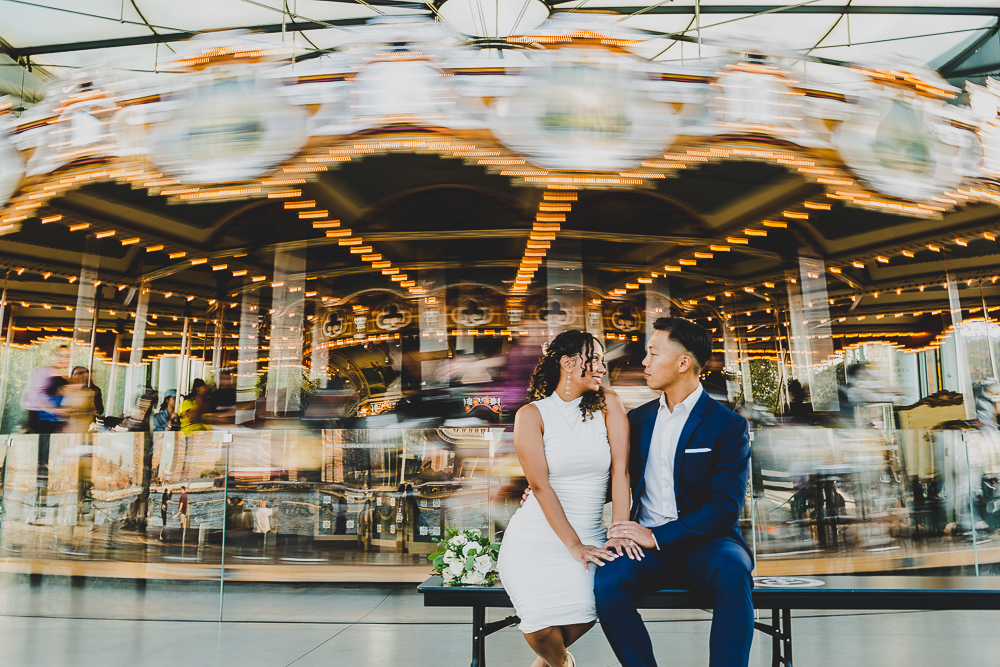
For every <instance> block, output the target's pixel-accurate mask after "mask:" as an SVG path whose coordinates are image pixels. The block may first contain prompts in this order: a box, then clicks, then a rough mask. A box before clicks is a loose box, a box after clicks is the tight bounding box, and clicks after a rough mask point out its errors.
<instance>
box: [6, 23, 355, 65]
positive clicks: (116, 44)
mask: <svg viewBox="0 0 1000 667" xmlns="http://www.w3.org/2000/svg"><path fill="white" fill-rule="evenodd" d="M369 18H370V17H362V18H350V19H332V20H330V21H324V22H323V23H316V22H313V21H300V22H296V23H286V24H285V25H284V26H282V24H281V23H268V24H264V25H250V26H232V28H231V29H233V30H235V29H243V30H250V31H252V32H258V33H265V34H273V33H280V32H281V31H282V28H284V30H285V31H286V32H302V31H304V30H327V29H329V26H330V25H335V26H354V25H364V24H365V23H367V22H368V20H369ZM324 24H326V25H324ZM204 32H218V31H217V30H206V31H204ZM204 32H197V31H189V32H168V33H163V34H160V35H139V36H137V37H121V38H118V39H98V40H94V41H89V42H70V43H67V44H41V45H38V46H25V47H21V48H14V47H11V48H10V49H9V50H7V53H8V55H10V56H11V58H13V59H15V60H16V59H17V58H19V57H28V56H37V55H44V54H48V53H69V52H72V51H93V50H95V49H114V48H120V47H125V46H141V45H143V44H165V43H167V42H183V41H185V40H188V39H191V38H192V37H195V36H196V35H199V34H204Z"/></svg>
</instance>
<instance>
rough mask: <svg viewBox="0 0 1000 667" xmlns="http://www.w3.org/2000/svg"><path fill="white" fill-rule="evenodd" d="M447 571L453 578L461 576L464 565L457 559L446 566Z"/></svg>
mask: <svg viewBox="0 0 1000 667" xmlns="http://www.w3.org/2000/svg"><path fill="white" fill-rule="evenodd" d="M447 571H448V572H450V573H451V574H452V575H453V576H456V577H460V576H462V573H463V572H464V571H465V563H464V562H463V561H460V560H457V559H456V560H453V561H451V563H449V564H448V570H447Z"/></svg>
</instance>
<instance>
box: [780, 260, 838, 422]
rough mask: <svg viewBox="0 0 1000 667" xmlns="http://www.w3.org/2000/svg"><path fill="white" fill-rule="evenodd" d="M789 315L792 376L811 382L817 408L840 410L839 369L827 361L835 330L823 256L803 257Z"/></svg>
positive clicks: (790, 286)
mask: <svg viewBox="0 0 1000 667" xmlns="http://www.w3.org/2000/svg"><path fill="white" fill-rule="evenodd" d="M793 281H794V282H793ZM788 315H789V317H788V319H789V322H790V327H789V328H790V334H791V335H790V336H789V349H790V351H791V357H792V377H793V378H796V379H798V380H799V382H801V383H802V384H803V385H808V387H809V399H810V401H811V402H812V407H813V410H816V411H817V412H838V411H839V410H840V399H839V398H838V396H837V379H836V375H835V373H836V371H835V369H834V367H833V366H832V365H830V364H828V363H827V362H828V361H829V360H830V359H831V358H832V357H833V332H832V329H831V326H830V302H829V299H828V296H827V291H826V265H825V264H824V262H823V260H822V259H818V258H814V257H800V258H799V273H798V275H797V276H790V277H789V281H788Z"/></svg>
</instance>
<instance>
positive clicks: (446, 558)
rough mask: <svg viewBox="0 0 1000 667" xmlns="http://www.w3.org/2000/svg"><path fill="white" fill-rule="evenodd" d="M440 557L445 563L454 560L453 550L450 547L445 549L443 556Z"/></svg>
mask: <svg viewBox="0 0 1000 667" xmlns="http://www.w3.org/2000/svg"><path fill="white" fill-rule="evenodd" d="M442 558H443V559H444V562H445V564H446V565H447V564H448V563H450V562H451V561H453V560H455V552H454V551H452V550H451V549H448V550H447V551H445V552H444V556H442Z"/></svg>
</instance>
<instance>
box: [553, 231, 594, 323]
mask: <svg viewBox="0 0 1000 667" xmlns="http://www.w3.org/2000/svg"><path fill="white" fill-rule="evenodd" d="M545 267H546V283H547V288H546V300H545V308H544V310H545V313H546V315H547V317H546V319H545V328H546V330H547V332H548V335H547V336H546V340H549V341H551V340H552V339H553V338H555V337H556V336H557V335H558V334H560V333H562V332H563V331H566V330H567V329H583V328H584V326H585V325H584V322H583V318H584V317H585V316H586V307H585V305H584V301H585V299H584V291H583V262H582V261H581V258H580V240H579V239H570V238H557V239H556V240H555V241H553V242H552V248H551V249H550V250H549V253H548V258H547V259H546V262H545Z"/></svg>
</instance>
